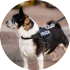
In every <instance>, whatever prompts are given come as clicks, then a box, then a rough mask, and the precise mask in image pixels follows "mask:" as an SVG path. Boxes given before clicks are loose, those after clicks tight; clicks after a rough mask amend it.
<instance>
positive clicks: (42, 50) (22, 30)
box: [6, 7, 69, 70]
mask: <svg viewBox="0 0 70 70" xmlns="http://www.w3.org/2000/svg"><path fill="white" fill-rule="evenodd" d="M6 25H7V27H9V28H11V29H13V30H14V31H15V33H16V35H17V36H18V37H19V48H20V51H21V55H22V58H23V59H24V68H26V69H28V63H27V57H32V58H37V60H38V65H39V70H40V69H43V54H50V53H51V52H53V51H54V50H55V48H56V47H57V46H58V45H59V44H60V43H62V44H64V46H65V47H64V48H67V46H68V43H69V42H68V39H67V37H66V36H65V34H64V32H63V31H62V29H61V26H60V25H59V24H56V25H55V27H53V28H51V29H49V30H50V32H51V37H50V39H51V40H52V41H51V42H50V41H47V45H46V46H47V47H45V43H44V41H43V40H42V39H39V38H38V35H37V34H38V33H39V29H40V28H39V27H38V25H37V24H36V23H35V22H34V21H33V20H32V19H31V18H30V17H29V16H27V15H25V14H24V12H23V9H22V7H21V8H20V9H19V13H18V14H15V15H13V17H12V20H11V21H6Z"/></svg>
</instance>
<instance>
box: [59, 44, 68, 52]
mask: <svg viewBox="0 0 70 70" xmlns="http://www.w3.org/2000/svg"><path fill="white" fill-rule="evenodd" d="M59 46H60V47H62V48H63V50H64V51H66V50H67V48H66V47H65V46H64V44H60V45H59Z"/></svg>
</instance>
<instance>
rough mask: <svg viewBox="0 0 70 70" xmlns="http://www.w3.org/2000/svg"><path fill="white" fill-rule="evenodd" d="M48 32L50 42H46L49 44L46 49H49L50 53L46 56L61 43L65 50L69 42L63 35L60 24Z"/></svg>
mask: <svg viewBox="0 0 70 70" xmlns="http://www.w3.org/2000/svg"><path fill="white" fill-rule="evenodd" d="M52 22H54V21H50V22H48V23H47V24H48V25H50V24H51V23H52ZM49 30H50V32H51V42H48V43H49V44H50V45H49V48H48V49H50V51H49V52H48V54H49V53H51V52H52V51H54V49H55V48H56V47H57V46H58V45H59V44H61V43H62V44H64V46H65V48H67V46H68V44H69V41H68V39H67V37H66V35H65V34H64V32H63V30H62V28H61V26H60V24H59V23H57V24H56V25H55V27H53V28H50V29H49Z"/></svg>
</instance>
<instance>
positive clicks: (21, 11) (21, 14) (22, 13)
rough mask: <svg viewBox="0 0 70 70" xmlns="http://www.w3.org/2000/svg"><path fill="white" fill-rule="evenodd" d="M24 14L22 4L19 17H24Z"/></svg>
mask: <svg viewBox="0 0 70 70" xmlns="http://www.w3.org/2000/svg"><path fill="white" fill-rule="evenodd" d="M23 16H24V12H23V8H22V6H21V7H20V9H19V17H20V18H22V17H23Z"/></svg>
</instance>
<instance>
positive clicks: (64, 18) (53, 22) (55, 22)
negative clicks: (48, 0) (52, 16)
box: [53, 17, 65, 24]
mask: <svg viewBox="0 0 70 70" xmlns="http://www.w3.org/2000/svg"><path fill="white" fill-rule="evenodd" d="M63 19H65V17H62V18H61V19H59V20H58V21H55V22H53V23H54V24H57V23H58V22H60V21H61V20H63Z"/></svg>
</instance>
